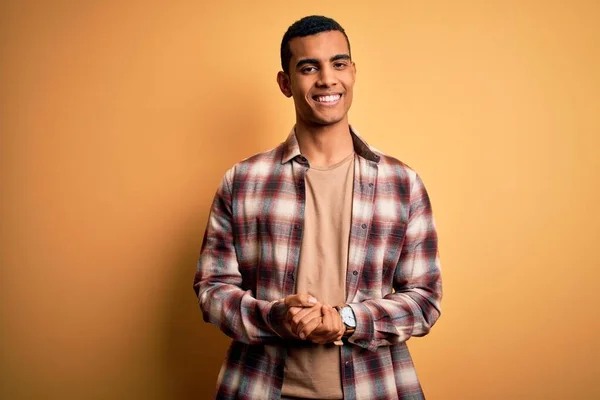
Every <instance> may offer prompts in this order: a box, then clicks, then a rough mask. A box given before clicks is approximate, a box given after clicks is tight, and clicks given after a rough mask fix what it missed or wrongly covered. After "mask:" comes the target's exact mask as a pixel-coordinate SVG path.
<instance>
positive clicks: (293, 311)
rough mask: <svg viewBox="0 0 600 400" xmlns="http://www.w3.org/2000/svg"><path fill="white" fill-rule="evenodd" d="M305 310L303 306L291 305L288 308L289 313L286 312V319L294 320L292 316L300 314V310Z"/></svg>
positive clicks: (288, 320)
mask: <svg viewBox="0 0 600 400" xmlns="http://www.w3.org/2000/svg"><path fill="white" fill-rule="evenodd" d="M302 310H304V308H303V307H290V308H288V311H287V313H286V314H285V320H286V321H287V322H290V323H291V322H292V318H293V317H294V315H296V314H298V313H299V312H300V311H302Z"/></svg>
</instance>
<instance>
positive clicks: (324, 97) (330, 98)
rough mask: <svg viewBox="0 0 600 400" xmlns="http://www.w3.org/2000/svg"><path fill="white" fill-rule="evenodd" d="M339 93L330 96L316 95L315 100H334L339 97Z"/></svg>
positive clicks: (327, 101) (326, 101)
mask: <svg viewBox="0 0 600 400" xmlns="http://www.w3.org/2000/svg"><path fill="white" fill-rule="evenodd" d="M340 97H341V96H340V95H339V94H335V95H332V96H318V97H317V101H319V102H322V103H331V102H334V101H338V100H339V99H340Z"/></svg>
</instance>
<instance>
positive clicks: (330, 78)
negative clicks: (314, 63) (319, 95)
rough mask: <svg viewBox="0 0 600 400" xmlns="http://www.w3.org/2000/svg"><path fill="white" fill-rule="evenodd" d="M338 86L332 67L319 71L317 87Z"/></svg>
mask: <svg viewBox="0 0 600 400" xmlns="http://www.w3.org/2000/svg"><path fill="white" fill-rule="evenodd" d="M335 84H336V77H335V71H334V69H333V68H331V66H325V67H323V68H321V70H320V71H319V80H318V81H317V86H319V87H330V86H333V85H335Z"/></svg>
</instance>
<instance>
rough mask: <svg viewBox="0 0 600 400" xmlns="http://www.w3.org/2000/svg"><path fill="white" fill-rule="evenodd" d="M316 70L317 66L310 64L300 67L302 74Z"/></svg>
mask: <svg viewBox="0 0 600 400" xmlns="http://www.w3.org/2000/svg"><path fill="white" fill-rule="evenodd" d="M316 70H317V67H315V66H312V65H311V66H308V67H304V68H302V70H301V71H302V73H303V74H309V73H311V72H314V71H316Z"/></svg>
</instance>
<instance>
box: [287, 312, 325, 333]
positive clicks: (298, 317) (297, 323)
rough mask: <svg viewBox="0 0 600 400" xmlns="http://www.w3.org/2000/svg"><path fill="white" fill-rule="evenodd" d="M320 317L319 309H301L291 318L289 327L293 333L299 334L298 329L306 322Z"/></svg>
mask: <svg viewBox="0 0 600 400" xmlns="http://www.w3.org/2000/svg"><path fill="white" fill-rule="evenodd" d="M320 316H321V307H312V308H302V309H301V310H300V311H299V312H298V313H297V314H295V315H294V316H293V317H292V320H291V325H292V329H293V330H294V332H297V333H300V331H299V329H300V327H301V326H303V325H305V324H306V323H307V322H308V321H310V320H312V319H314V318H316V317H320Z"/></svg>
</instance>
